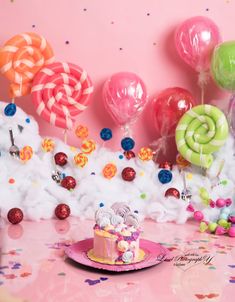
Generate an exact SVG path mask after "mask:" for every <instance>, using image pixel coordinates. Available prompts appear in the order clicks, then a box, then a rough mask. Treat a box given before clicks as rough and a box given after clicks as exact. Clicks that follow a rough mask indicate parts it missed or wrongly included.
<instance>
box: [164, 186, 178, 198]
mask: <svg viewBox="0 0 235 302" xmlns="http://www.w3.org/2000/svg"><path fill="white" fill-rule="evenodd" d="M170 196H172V197H175V198H177V199H180V192H179V191H178V190H177V189H176V188H169V189H167V190H166V192H165V197H170Z"/></svg>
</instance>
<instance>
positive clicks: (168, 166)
mask: <svg viewBox="0 0 235 302" xmlns="http://www.w3.org/2000/svg"><path fill="white" fill-rule="evenodd" d="M158 168H159V169H165V170H172V168H173V164H172V163H170V162H168V161H164V162H163V163H160V164H159V166H158Z"/></svg>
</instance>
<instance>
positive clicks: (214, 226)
mask: <svg viewBox="0 0 235 302" xmlns="http://www.w3.org/2000/svg"><path fill="white" fill-rule="evenodd" d="M217 226H218V224H217V223H216V222H210V223H209V224H208V228H209V231H210V232H211V233H214V232H215V230H216V228H217Z"/></svg>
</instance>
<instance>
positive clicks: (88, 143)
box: [81, 139, 96, 154]
mask: <svg viewBox="0 0 235 302" xmlns="http://www.w3.org/2000/svg"><path fill="white" fill-rule="evenodd" d="M95 149H96V143H95V141H93V140H92V139H88V140H85V141H83V142H82V146H81V150H82V152H83V153H85V154H91V153H92V152H93V151H94V150H95Z"/></svg>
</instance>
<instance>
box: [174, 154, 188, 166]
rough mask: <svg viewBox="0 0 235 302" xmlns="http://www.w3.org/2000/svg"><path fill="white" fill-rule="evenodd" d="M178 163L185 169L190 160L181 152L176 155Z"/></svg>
mask: <svg viewBox="0 0 235 302" xmlns="http://www.w3.org/2000/svg"><path fill="white" fill-rule="evenodd" d="M176 163H177V165H178V167H179V168H180V169H184V168H187V167H189V166H190V162H188V161H187V160H186V159H184V158H183V156H182V155H181V154H177V155H176Z"/></svg>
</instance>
